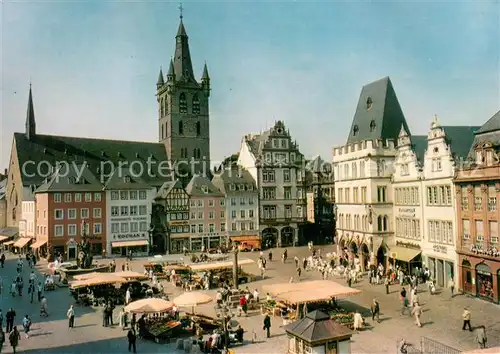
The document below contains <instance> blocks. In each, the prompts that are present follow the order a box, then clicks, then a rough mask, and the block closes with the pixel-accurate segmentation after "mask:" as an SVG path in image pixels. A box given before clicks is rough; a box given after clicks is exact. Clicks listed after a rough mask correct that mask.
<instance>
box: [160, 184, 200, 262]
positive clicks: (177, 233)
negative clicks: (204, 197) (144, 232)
mask: <svg viewBox="0 0 500 354" xmlns="http://www.w3.org/2000/svg"><path fill="white" fill-rule="evenodd" d="M156 206H157V207H158V214H163V215H164V216H165V217H164V218H163V217H158V218H157V222H156V223H155V224H153V227H154V228H155V229H156V228H165V229H166V232H165V234H166V235H168V239H167V245H168V250H169V253H181V252H183V250H189V249H190V242H189V241H190V238H189V236H190V231H191V228H190V221H189V195H188V194H187V193H186V190H185V189H184V187H183V186H182V183H181V181H180V180H175V181H172V182H165V183H164V184H163V186H161V188H160V190H159V191H158V193H157V195H156ZM162 220H164V221H163V222H162Z"/></svg>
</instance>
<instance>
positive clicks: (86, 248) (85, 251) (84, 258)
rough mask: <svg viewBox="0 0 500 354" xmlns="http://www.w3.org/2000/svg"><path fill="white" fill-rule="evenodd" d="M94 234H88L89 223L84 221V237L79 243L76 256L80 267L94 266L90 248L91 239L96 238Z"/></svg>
mask: <svg viewBox="0 0 500 354" xmlns="http://www.w3.org/2000/svg"><path fill="white" fill-rule="evenodd" d="M95 239H96V237H95V236H94V235H88V234H87V223H86V222H85V220H84V221H82V239H81V241H80V242H78V243H77V250H78V257H77V258H76V265H77V266H78V268H82V269H88V268H91V267H92V261H93V258H94V257H93V256H92V252H91V249H90V246H91V243H90V241H91V240H95Z"/></svg>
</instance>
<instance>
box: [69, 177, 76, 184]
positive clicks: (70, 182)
mask: <svg viewBox="0 0 500 354" xmlns="http://www.w3.org/2000/svg"><path fill="white" fill-rule="evenodd" d="M68 182H69V184H76V178H75V177H69V178H68Z"/></svg>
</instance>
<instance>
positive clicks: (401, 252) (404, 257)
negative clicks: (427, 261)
mask: <svg viewBox="0 0 500 354" xmlns="http://www.w3.org/2000/svg"><path fill="white" fill-rule="evenodd" d="M388 253H389V257H391V258H393V259H397V260H398V261H403V262H409V261H411V260H413V259H414V258H415V257H417V256H418V255H419V254H420V253H422V251H421V250H416V249H413V248H406V247H401V246H393V247H391V248H390V249H389V251H388Z"/></svg>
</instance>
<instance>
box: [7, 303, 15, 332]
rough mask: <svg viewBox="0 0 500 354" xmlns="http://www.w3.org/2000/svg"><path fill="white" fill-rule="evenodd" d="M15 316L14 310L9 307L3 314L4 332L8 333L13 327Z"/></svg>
mask: <svg viewBox="0 0 500 354" xmlns="http://www.w3.org/2000/svg"><path fill="white" fill-rule="evenodd" d="M15 318H16V311H14V309H13V308H12V307H11V308H10V309H9V311H7V313H6V314H5V321H6V323H7V327H6V329H5V332H7V333H10V332H11V331H12V329H13V327H14V319H15Z"/></svg>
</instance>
